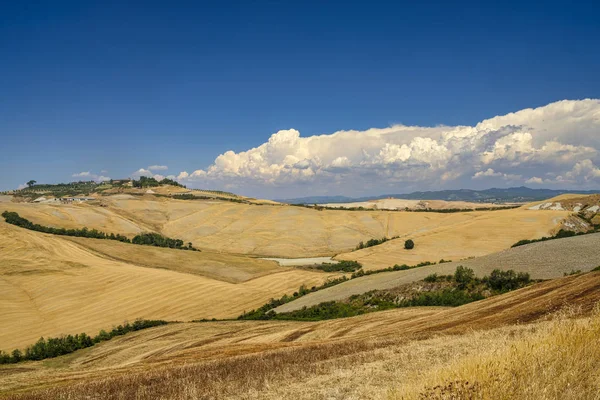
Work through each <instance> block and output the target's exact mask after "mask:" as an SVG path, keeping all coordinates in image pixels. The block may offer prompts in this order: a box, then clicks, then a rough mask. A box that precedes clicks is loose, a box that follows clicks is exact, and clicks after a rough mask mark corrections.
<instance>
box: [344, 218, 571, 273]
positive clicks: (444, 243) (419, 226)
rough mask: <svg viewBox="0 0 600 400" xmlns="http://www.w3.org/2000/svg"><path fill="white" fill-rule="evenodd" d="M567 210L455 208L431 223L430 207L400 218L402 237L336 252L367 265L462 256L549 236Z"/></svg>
mask: <svg viewBox="0 0 600 400" xmlns="http://www.w3.org/2000/svg"><path fill="white" fill-rule="evenodd" d="M408 214H410V213H408ZM416 214H423V213H416ZM569 214H570V213H569V212H567V211H559V210H528V209H527V208H526V207H521V208H518V209H512V210H499V211H476V212H470V213H454V214H449V215H447V216H446V217H443V218H440V219H439V223H437V224H431V223H430V224H428V223H427V222H426V221H427V220H429V218H431V217H430V215H431V214H429V213H427V214H426V215H425V221H419V222H417V221H415V222H412V221H408V220H407V221H402V220H398V221H397V222H396V223H398V224H401V223H406V224H407V225H406V226H405V227H404V228H405V229H404V230H403V231H401V233H400V238H398V239H394V240H390V241H387V242H385V243H383V244H381V245H378V246H374V247H369V248H365V249H362V250H357V251H353V252H349V253H344V254H340V255H338V256H336V257H335V258H336V259H337V260H355V261H358V262H360V263H362V264H363V266H364V267H365V269H367V270H369V269H382V268H387V267H390V266H393V265H395V264H399V265H401V264H407V265H416V264H418V263H421V262H424V261H432V262H435V261H438V260H440V259H442V258H443V259H445V260H461V259H465V258H469V257H480V256H484V255H486V254H490V253H494V252H497V251H500V250H503V249H507V248H509V247H510V246H512V245H513V244H514V243H515V242H517V241H518V240H520V239H524V238H539V237H542V236H548V234H549V233H551V232H553V231H555V230H557V229H558V227H559V226H560V224H561V222H562V220H563V219H565V218H567V217H568V216H569ZM428 222H429V221H428ZM411 227H412V229H410V228H411ZM406 228H409V229H406ZM389 236H392V235H389ZM375 237H376V236H375ZM406 239H412V240H413V241H414V243H415V247H414V249H412V250H406V249H404V241H405V240H406Z"/></svg>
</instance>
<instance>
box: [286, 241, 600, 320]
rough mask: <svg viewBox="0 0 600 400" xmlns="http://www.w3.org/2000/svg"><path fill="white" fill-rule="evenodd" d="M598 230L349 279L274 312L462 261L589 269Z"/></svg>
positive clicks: (553, 272) (597, 256)
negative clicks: (581, 234)
mask: <svg viewBox="0 0 600 400" xmlns="http://www.w3.org/2000/svg"><path fill="white" fill-rule="evenodd" d="M598 248H600V233H594V234H589V235H583V236H576V237H572V238H565V239H556V240H550V241H547V242H540V243H533V244H529V245H525V246H519V247H515V248H511V249H508V250H504V251H501V252H498V253H494V254H490V255H487V256H483V257H478V258H473V259H467V260H461V261H456V262H451V263H443V264H436V265H430V266H425V267H420V268H415V269H411V270H406V271H394V272H383V273H379V274H373V275H369V276H364V277H361V278H356V279H352V280H350V281H348V282H344V283H342V284H339V285H336V286H332V287H330V288H327V289H324V290H320V291H318V292H314V293H310V294H308V295H306V296H304V297H301V298H299V299H297V300H294V301H293V302H291V303H287V304H284V305H282V306H279V307H277V308H276V309H275V311H276V312H289V311H293V310H297V309H300V308H302V307H305V306H306V307H310V306H313V305H316V304H319V303H322V302H325V301H332V300H342V299H346V298H348V297H350V296H351V295H353V294H360V293H365V292H368V291H370V290H375V289H390V288H393V287H396V286H399V285H402V284H406V283H410V282H414V281H418V280H422V279H423V278H425V277H426V276H428V275H430V274H434V273H436V274H438V275H449V274H453V273H454V271H455V270H456V267H457V266H459V265H463V266H465V267H468V268H471V269H473V270H474V271H475V274H476V275H477V276H478V277H480V278H481V277H483V276H485V275H489V274H490V273H491V272H492V271H493V270H494V269H502V270H508V269H513V270H515V271H520V272H527V273H529V274H530V275H531V277H532V278H534V279H552V278H558V277H561V276H563V274H565V273H569V272H571V271H573V270H581V271H583V272H585V271H590V270H592V269H593V268H595V267H597V266H600V252H599V251H598Z"/></svg>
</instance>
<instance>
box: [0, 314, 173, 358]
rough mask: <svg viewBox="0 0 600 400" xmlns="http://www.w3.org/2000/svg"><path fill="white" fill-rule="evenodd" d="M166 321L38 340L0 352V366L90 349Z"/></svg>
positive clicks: (144, 322)
mask: <svg viewBox="0 0 600 400" xmlns="http://www.w3.org/2000/svg"><path fill="white" fill-rule="evenodd" d="M166 324H168V322H167V321H162V320H143V319H137V320H135V322H134V323H133V324H130V323H128V322H127V323H125V324H123V325H119V326H117V327H114V328H113V329H112V330H110V331H108V332H106V331H105V330H101V331H100V332H99V333H98V334H97V335H96V336H94V337H91V336H89V335H87V334H85V333H80V334H78V335H67V336H61V337H58V338H48V339H44V338H43V337H42V338H40V340H38V341H37V342H36V343H35V344H33V345H31V346H28V347H26V348H25V350H24V351H21V350H19V349H15V350H13V351H12V353H10V354H9V353H4V352H2V351H0V364H15V363H18V362H21V361H39V360H44V359H46V358H54V357H58V356H62V355H64V354H69V353H73V352H74V351H77V350H80V349H85V348H87V347H92V346H93V345H95V344H96V343H100V342H103V341H106V340H110V339H112V338H113V337H115V336H121V335H125V334H126V333H129V332H134V331H139V330H142V329H147V328H152V327H154V326H160V325H166Z"/></svg>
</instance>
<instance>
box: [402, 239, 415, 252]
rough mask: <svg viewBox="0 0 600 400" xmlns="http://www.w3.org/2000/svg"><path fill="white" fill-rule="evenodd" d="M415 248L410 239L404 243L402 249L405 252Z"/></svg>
mask: <svg viewBox="0 0 600 400" xmlns="http://www.w3.org/2000/svg"><path fill="white" fill-rule="evenodd" d="M414 247H415V242H413V241H412V239H408V240H407V241H406V242H404V248H405V249H406V250H411V249H413V248H414Z"/></svg>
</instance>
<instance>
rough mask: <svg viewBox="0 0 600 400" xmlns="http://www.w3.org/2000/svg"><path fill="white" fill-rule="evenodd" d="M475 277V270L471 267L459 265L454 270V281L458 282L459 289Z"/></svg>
mask: <svg viewBox="0 0 600 400" xmlns="http://www.w3.org/2000/svg"><path fill="white" fill-rule="evenodd" d="M474 279H475V272H474V271H473V270H472V269H471V268H467V267H463V266H462V265H459V266H458V267H456V271H455V272H454V281H455V282H456V283H458V287H459V289H464V288H466V287H467V285H468V284H469V283H471V282H472V281H473V280H474Z"/></svg>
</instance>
